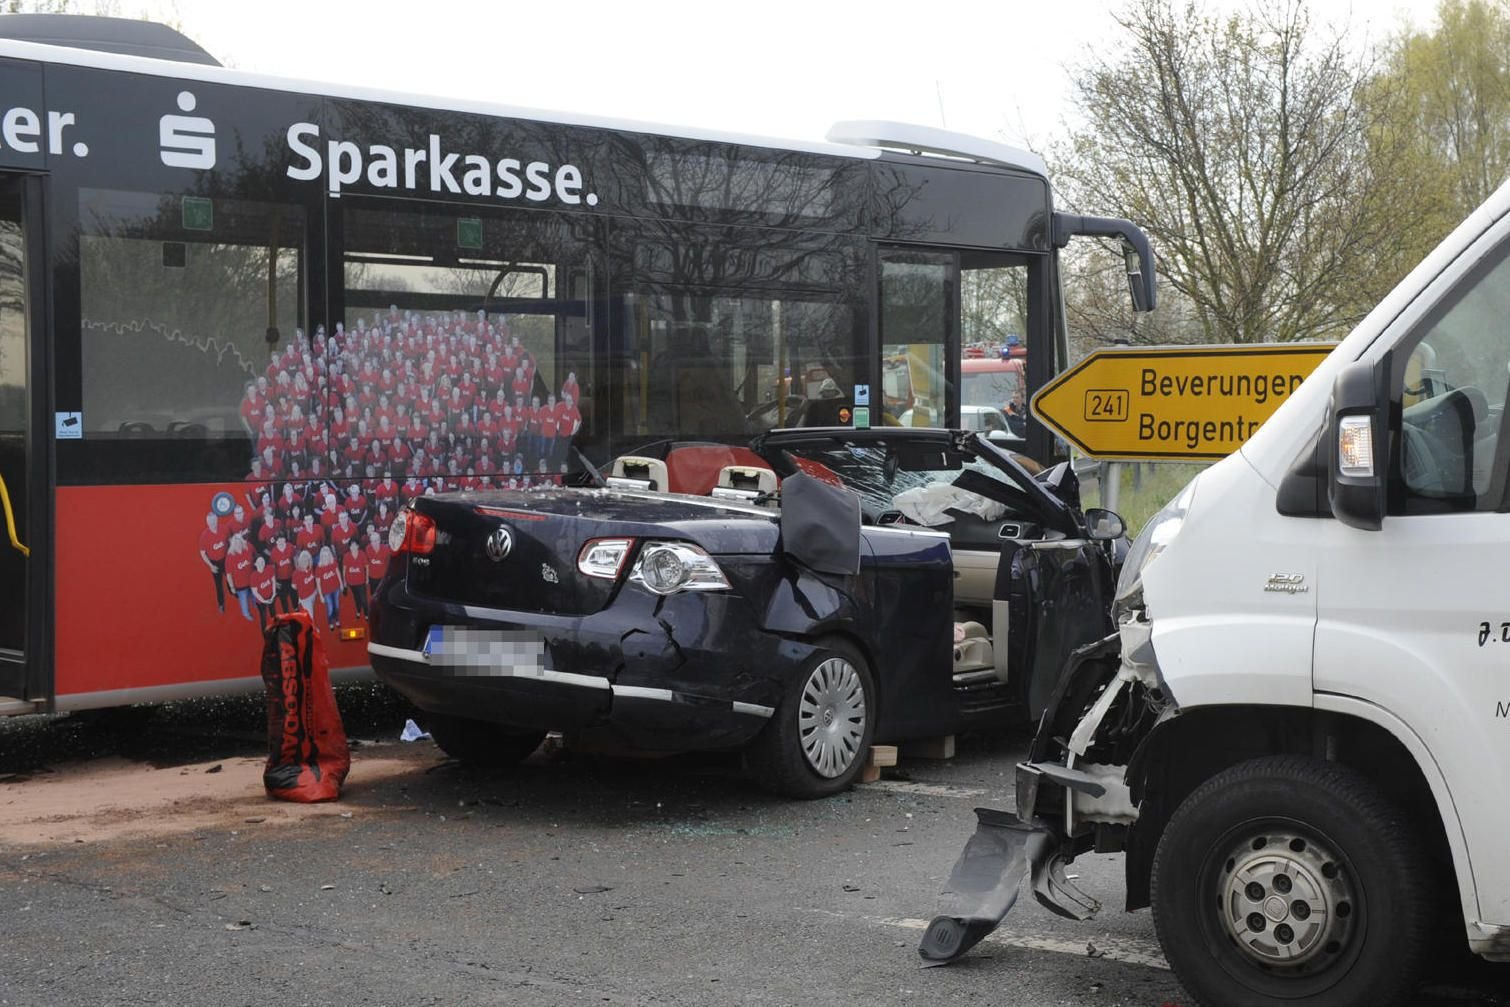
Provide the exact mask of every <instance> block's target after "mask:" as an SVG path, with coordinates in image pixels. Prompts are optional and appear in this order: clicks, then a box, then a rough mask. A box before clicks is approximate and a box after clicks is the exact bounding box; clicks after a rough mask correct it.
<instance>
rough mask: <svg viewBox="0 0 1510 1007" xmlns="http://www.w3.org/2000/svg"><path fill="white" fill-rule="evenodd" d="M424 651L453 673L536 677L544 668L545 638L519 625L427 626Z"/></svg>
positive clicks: (431, 660) (434, 662) (431, 659)
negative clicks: (489, 627) (480, 627)
mask: <svg viewBox="0 0 1510 1007" xmlns="http://www.w3.org/2000/svg"><path fill="white" fill-rule="evenodd" d="M424 653H425V656H426V657H428V658H429V659H430V662H431V664H434V665H438V666H440V667H442V668H444V669H445V670H447V671H449V672H451V673H452V674H456V675H497V676H500V677H504V676H511V675H513V676H526V677H538V676H539V675H540V673H541V672H542V671H544V670H545V639H544V638H543V637H542V636H541V635H540V634H539V633H535V632H532V631H530V630H523V629H477V628H476V627H473V626H431V627H430V631H429V633H427V634H426V636H425V646H424Z"/></svg>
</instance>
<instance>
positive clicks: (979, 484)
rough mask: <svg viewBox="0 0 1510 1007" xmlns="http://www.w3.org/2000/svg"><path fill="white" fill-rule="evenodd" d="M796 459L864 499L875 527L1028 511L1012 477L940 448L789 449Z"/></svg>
mask: <svg viewBox="0 0 1510 1007" xmlns="http://www.w3.org/2000/svg"><path fill="white" fill-rule="evenodd" d="M788 454H790V455H791V456H793V457H794V458H802V459H806V460H807V461H809V462H816V463H817V464H819V465H822V466H823V467H824V468H826V469H828V470H829V471H831V472H832V473H834V475H836V476H838V477H839V478H840V479H841V480H843V482H844V485H846V486H848V487H849V488H850V489H852V490H854V491H855V493H857V494H858V495H859V497H860V508H861V512H862V514H863V516H864V519H865V520H866V521H867V523H869V522H877V521H880V520H881V517H882V515H889V516H890V517H889V519H891V520H894V519H895V517H896V515H900V516H901V517H903V518H905V519H906V520H907V521H909V522H911V523H913V524H920V525H924V526H926V527H929V528H947V526H948V525H950V524H952V523H953V522H954V520H955V517H956V515H957V514H967V515H973V516H974V517H977V518H979V519H981V520H983V521H997V520H1000V519H1001V518H1003V517H1005V516H1006V515H1007V514H1009V513H1018V512H1021V511H1022V510H1023V509H1024V508H1025V507H1026V506H1027V499H1028V498H1027V497H1026V495H1025V492H1024V490H1023V489H1022V486H1021V485H1020V484H1019V483H1018V482H1017V481H1016V480H1015V479H1014V478H1013V476H1012V474H1011V473H1009V472H1006V471H1003V470H1002V469H999V468H997V467H996V466H995V465H992V464H990V463H989V462H986V461H984V460H982V459H981V458H979V457H977V456H975V455H973V454H965V453H960V452H955V451H948V452H946V451H944V450H943V449H942V447H940V446H938V445H931V446H930V447H929V448H927V449H923V448H921V447H920V446H917V445H912V446H901V447H896V446H892V445H881V444H842V445H838V444H836V445H831V446H830V445H822V446H811V447H809V446H802V447H794V448H791V449H788Z"/></svg>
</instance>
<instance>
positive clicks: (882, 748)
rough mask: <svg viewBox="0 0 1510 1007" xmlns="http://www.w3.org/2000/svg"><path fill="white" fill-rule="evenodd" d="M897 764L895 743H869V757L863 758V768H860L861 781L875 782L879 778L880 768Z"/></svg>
mask: <svg viewBox="0 0 1510 1007" xmlns="http://www.w3.org/2000/svg"><path fill="white" fill-rule="evenodd" d="M896 764H897V746H895V745H871V746H870V757H869V758H868V759H866V760H865V768H864V769H862V770H860V782H861V783H875V782H876V781H877V780H879V779H880V778H881V770H882V769H883V768H885V767H887V766H895V765H896Z"/></svg>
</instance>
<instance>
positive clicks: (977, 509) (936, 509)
mask: <svg viewBox="0 0 1510 1007" xmlns="http://www.w3.org/2000/svg"><path fill="white" fill-rule="evenodd" d="M892 504H893V505H894V506H895V507H896V509H897V510H899V511H901V512H902V514H903V515H904V516H906V518H907V520H909V521H911V522H913V523H914V524H920V525H923V526H924V527H925V528H937V527H939V526H941V525H946V524H949V523H950V522H952V521H953V520H954V518H953V517H952V516H951V515H949V514H947V513H945V512H946V511H948V510H950V509H953V510H957V511H960V512H961V513H964V514H974V515H975V516H976V517H978V518H980V519H981V520H982V521H996V520H998V519H1000V518H1001V516H1002V515H1004V514H1006V512H1007V507H1006V505H1005V504H1000V503H997V502H996V501H995V500H987V499H986V498H985V497H983V496H981V495H980V494H978V493H971V492H970V491H969V490H965V489H960V488H959V487H958V486H953V485H950V484H949V483H929V484H928V485H927V486H914V487H913V488H912V489H908V490H903V491H902V492H900V493H898V494H897V495H896V496H895V497H893V498H892Z"/></svg>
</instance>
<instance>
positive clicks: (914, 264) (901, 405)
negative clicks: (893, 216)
mask: <svg viewBox="0 0 1510 1007" xmlns="http://www.w3.org/2000/svg"><path fill="white" fill-rule="evenodd" d="M958 318H959V263H958V258H957V256H956V255H955V254H954V253H953V252H937V251H924V250H913V249H883V250H882V251H881V375H882V377H881V387H882V396H883V409H884V410H885V412H886V413H887V414H888V415H889V416H891V417H892V421H893V422H897V423H900V424H901V425H902V426H904V427H943V426H949V425H951V423H958V422H959V421H958V416H959V401H958V395H957V393H956V391H955V390H956V388H957V387H958V384H959V376H958V375H959V355H960V354H959V327H958ZM878 419H879V418H878Z"/></svg>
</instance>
